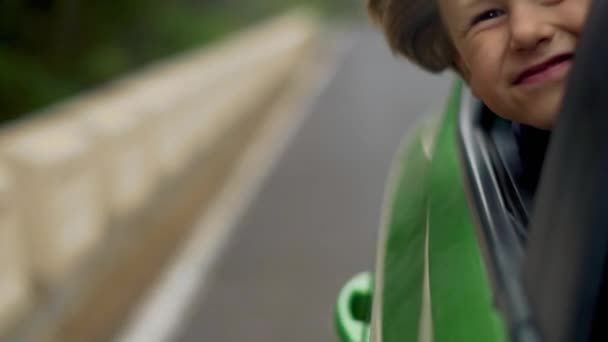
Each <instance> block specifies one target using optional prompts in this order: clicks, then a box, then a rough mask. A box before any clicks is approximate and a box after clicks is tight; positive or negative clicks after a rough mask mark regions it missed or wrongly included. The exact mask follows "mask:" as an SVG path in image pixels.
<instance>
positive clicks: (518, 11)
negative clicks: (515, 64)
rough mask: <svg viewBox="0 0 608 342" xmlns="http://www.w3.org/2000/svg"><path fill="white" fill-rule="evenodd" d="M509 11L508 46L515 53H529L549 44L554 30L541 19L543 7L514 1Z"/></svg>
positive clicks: (527, 2) (545, 9)
mask: <svg viewBox="0 0 608 342" xmlns="http://www.w3.org/2000/svg"><path fill="white" fill-rule="evenodd" d="M514 2H515V4H514V5H513V6H512V8H511V9H510V15H509V26H510V32H511V40H510V45H511V49H513V50H515V51H530V50H534V49H536V48H538V47H539V46H540V45H543V44H545V43H548V42H550V41H551V40H552V39H553V36H554V34H555V29H554V28H553V26H552V25H550V24H549V23H548V22H546V20H544V19H543V10H544V11H547V8H544V6H543V5H540V4H534V3H531V2H529V1H514Z"/></svg>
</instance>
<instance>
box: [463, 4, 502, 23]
mask: <svg viewBox="0 0 608 342" xmlns="http://www.w3.org/2000/svg"><path fill="white" fill-rule="evenodd" d="M503 14H505V11H503V10H501V9H497V8H493V9H491V10H487V11H484V12H482V13H480V14H478V15H477V16H476V17H475V18H473V20H472V21H471V26H475V25H477V24H479V23H480V22H482V21H486V20H492V19H494V18H498V17H500V16H502V15H503Z"/></svg>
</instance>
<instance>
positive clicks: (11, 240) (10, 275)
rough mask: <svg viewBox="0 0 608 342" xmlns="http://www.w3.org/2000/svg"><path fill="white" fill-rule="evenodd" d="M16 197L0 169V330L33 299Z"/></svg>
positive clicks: (16, 316)
mask: <svg viewBox="0 0 608 342" xmlns="http://www.w3.org/2000/svg"><path fill="white" fill-rule="evenodd" d="M19 197H20V196H19V194H18V193H17V191H16V187H15V184H14V180H13V178H12V176H11V175H10V174H9V173H8V172H7V170H6V169H5V168H0V279H1V281H0V331H4V330H6V329H8V328H10V327H11V326H12V325H14V324H15V323H16V322H17V321H18V320H19V319H21V318H22V317H23V315H24V314H25V313H26V312H27V310H28V309H29V306H30V304H31V302H32V292H31V286H30V284H31V283H30V273H29V267H27V259H26V254H25V250H24V241H23V236H22V230H21V226H20V222H21V215H20V213H19V211H18V209H19V206H18V203H20V199H19Z"/></svg>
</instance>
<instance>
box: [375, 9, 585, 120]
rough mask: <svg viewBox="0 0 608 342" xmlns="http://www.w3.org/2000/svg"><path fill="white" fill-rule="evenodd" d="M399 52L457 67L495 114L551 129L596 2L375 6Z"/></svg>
mask: <svg viewBox="0 0 608 342" xmlns="http://www.w3.org/2000/svg"><path fill="white" fill-rule="evenodd" d="M368 1H369V10H370V13H371V15H372V17H373V18H374V19H375V20H376V21H377V22H378V23H380V24H381V25H382V27H383V28H384V31H385V33H386V35H387V37H388V40H389V43H390V45H391V47H392V48H393V50H395V51H397V52H399V53H401V54H403V55H404V56H406V57H408V58H409V59H411V60H413V61H414V62H416V63H417V64H419V65H421V66H422V67H424V68H426V69H428V70H431V71H441V70H443V69H446V68H449V67H453V68H454V69H455V70H457V71H458V72H459V73H460V74H461V75H462V76H463V78H464V79H465V80H466V81H467V83H468V84H469V86H470V87H471V89H472V91H473V93H474V94H475V95H476V96H477V97H479V98H480V99H482V100H483V101H484V103H486V104H487V105H488V106H489V107H490V108H491V109H492V110H493V111H494V112H496V113H497V114H499V115H501V116H504V117H505V118H507V119H510V120H513V121H517V122H520V123H524V124H528V125H531V126H535V127H538V128H551V127H552V125H553V121H554V118H555V115H556V114H557V112H558V110H559V106H560V103H561V98H562V94H563V91H564V86H565V79H566V76H567V73H568V71H569V69H570V64H571V60H572V57H573V55H574V49H575V46H576V42H577V38H578V35H579V33H580V31H581V29H582V26H583V23H584V20H585V17H586V12H587V9H588V7H589V4H590V0H368Z"/></svg>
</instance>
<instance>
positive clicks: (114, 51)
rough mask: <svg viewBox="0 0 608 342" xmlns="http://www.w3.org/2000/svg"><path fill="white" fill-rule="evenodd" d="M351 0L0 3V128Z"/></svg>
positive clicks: (342, 10) (342, 7)
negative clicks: (121, 78) (289, 14)
mask: <svg viewBox="0 0 608 342" xmlns="http://www.w3.org/2000/svg"><path fill="white" fill-rule="evenodd" d="M303 4H304V5H309V6H314V7H317V8H319V9H320V10H321V12H322V13H326V14H328V15H336V14H348V13H352V12H354V11H356V10H357V7H358V4H357V2H356V1H352V0H248V1H243V0H179V1H177V0H174V1H171V0H0V103H2V107H1V108H2V111H1V112H0V122H6V121H8V120H12V119H14V118H17V117H20V116H23V115H26V114H28V113H31V112H33V111H35V110H36V109H38V108H41V107H44V106H46V105H48V104H50V103H53V102H55V101H58V100H60V99H62V98H64V97H67V96H70V95H73V94H75V93H77V92H79V91H82V90H84V89H87V88H90V87H93V86H95V85H98V84H100V83H103V82H105V81H108V80H110V79H112V78H115V77H117V76H118V75H120V74H122V73H125V72H128V71H131V70H133V69H136V68H138V67H140V66H142V65H145V64H147V63H149V62H151V61H154V60H157V59H159V58H163V57H167V56H170V55H171V54H174V53H177V52H180V51H184V50H186V49H188V48H192V47H194V46H199V45H201V44H204V43H206V42H209V41H212V40H215V39H218V38H220V37H222V36H223V35H225V34H227V33H229V32H232V31H235V30H238V29H239V28H242V27H243V26H245V25H248V24H250V23H252V22H255V21H258V20H261V19H263V18H265V17H267V16H270V15H273V14H275V13H278V12H280V11H281V10H284V9H286V8H287V7H291V6H295V5H303Z"/></svg>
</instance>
